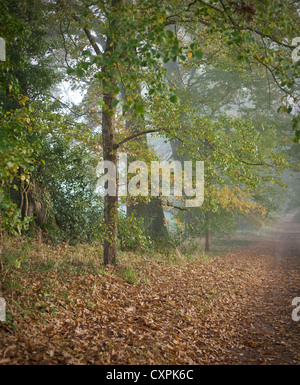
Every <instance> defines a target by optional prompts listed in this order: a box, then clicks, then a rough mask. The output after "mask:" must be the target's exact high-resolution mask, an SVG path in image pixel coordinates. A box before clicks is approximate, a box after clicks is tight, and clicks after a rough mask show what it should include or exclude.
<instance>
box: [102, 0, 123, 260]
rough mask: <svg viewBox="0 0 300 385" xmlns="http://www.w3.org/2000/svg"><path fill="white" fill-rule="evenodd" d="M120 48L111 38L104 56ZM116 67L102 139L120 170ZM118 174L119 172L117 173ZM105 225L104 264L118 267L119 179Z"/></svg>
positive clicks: (106, 95) (105, 73)
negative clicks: (118, 159)
mask: <svg viewBox="0 0 300 385" xmlns="http://www.w3.org/2000/svg"><path fill="white" fill-rule="evenodd" d="M120 3H122V0H112V8H111V9H112V13H114V12H116V10H117V6H118V5H119V4H120ZM115 24H116V20H115V19H114V18H113V17H112V20H111V30H112V31H114V28H115V27H116V25H115ZM115 49H116V42H115V40H114V39H112V38H111V36H107V40H106V46H105V51H104V55H105V56H106V57H107V58H108V59H111V56H112V54H113V52H114V50H115ZM115 65H116V63H114V64H110V65H109V67H107V66H103V67H102V71H101V72H102V79H103V80H102V86H103V101H104V107H103V109H102V139H103V159H104V160H106V161H110V162H112V163H113V164H114V166H115V169H116V170H117V171H118V167H117V142H116V126H115V117H116V108H115V106H114V101H115V100H116V94H115V93H116V91H115V89H116V84H117V81H116V78H115V77H114V75H113V74H112V72H113V71H112V70H113V69H115V68H114V66H115ZM117 174H118V172H117ZM104 222H105V236H104V245H103V261H104V264H105V265H108V264H109V265H114V264H115V263H116V260H117V253H118V179H117V180H116V194H115V196H110V195H106V196H105V200H104Z"/></svg>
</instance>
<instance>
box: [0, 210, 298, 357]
mask: <svg viewBox="0 0 300 385" xmlns="http://www.w3.org/2000/svg"><path fill="white" fill-rule="evenodd" d="M248 241H249V242H248ZM248 241H247V244H244V245H242V246H240V247H238V248H235V249H234V250H233V251H231V252H229V253H225V254H224V253H221V254H220V255H218V256H217V257H214V258H212V259H209V260H208V261H206V262H205V263H203V261H202V262H200V261H198V260H192V261H189V262H183V263H182V264H174V265H168V264H163V263H159V262H155V263H154V262H153V261H151V259H149V260H148V261H146V262H144V265H143V268H142V273H143V274H144V275H145V276H146V277H147V280H146V281H145V282H143V283H138V284H133V285H130V284H128V283H126V282H124V280H122V279H121V278H119V277H116V276H115V275H114V274H104V275H101V274H95V273H94V272H90V273H88V272H86V273H85V274H78V273H76V272H75V273H73V275H72V276H70V271H67V272H64V270H61V271H60V272H57V271H52V270H49V271H43V272H41V271H39V270H36V271H32V272H31V273H29V274H28V275H27V276H26V277H24V274H21V273H20V276H19V278H18V279H19V280H20V284H21V285H22V287H23V288H24V289H23V290H22V291H19V292H17V291H16V292H9V291H7V293H4V294H5V295H6V296H7V302H8V308H9V312H10V314H11V317H13V320H14V322H13V324H7V325H4V324H2V325H0V364H300V321H298V322H295V321H293V320H292V317H291V315H292V310H293V306H292V299H293V298H294V297H300V223H294V222H293V218H292V217H291V216H287V217H286V218H284V220H283V221H282V222H281V223H280V224H277V225H276V226H274V228H273V231H272V232H270V233H269V235H268V236H264V237H257V238H252V239H250V238H249V239H248ZM13 278H15V277H13ZM22 280H23V281H22ZM46 289H47V290H46ZM20 309H22V312H21V311H20ZM24 309H25V310H26V309H27V310H26V311H25V310H24ZM49 309H50V310H51V311H50V310H49ZM52 309H56V312H55V314H54V313H53V311H52ZM299 313H300V312H299ZM299 315H300V314H299Z"/></svg>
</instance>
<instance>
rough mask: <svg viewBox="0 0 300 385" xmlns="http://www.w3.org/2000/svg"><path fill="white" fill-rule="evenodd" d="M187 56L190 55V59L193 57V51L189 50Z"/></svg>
mask: <svg viewBox="0 0 300 385" xmlns="http://www.w3.org/2000/svg"><path fill="white" fill-rule="evenodd" d="M187 56H188V58H189V59H190V58H191V57H193V52H191V51H190V52H188V54H187Z"/></svg>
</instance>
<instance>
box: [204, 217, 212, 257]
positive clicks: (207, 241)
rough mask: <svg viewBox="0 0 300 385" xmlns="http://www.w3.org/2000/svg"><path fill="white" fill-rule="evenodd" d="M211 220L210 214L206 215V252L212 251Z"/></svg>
mask: <svg viewBox="0 0 300 385" xmlns="http://www.w3.org/2000/svg"><path fill="white" fill-rule="evenodd" d="M210 245H211V240H210V218H209V213H205V251H210Z"/></svg>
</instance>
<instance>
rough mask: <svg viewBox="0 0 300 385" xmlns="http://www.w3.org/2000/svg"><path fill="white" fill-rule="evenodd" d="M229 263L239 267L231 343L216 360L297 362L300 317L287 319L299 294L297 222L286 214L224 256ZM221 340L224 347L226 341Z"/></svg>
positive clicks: (299, 359)
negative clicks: (253, 240)
mask: <svg viewBox="0 0 300 385" xmlns="http://www.w3.org/2000/svg"><path fill="white" fill-rule="evenodd" d="M237 256H238V261H236V257H237ZM232 259H233V260H232ZM230 260H231V262H230ZM227 262H229V264H230V263H232V264H235V266H236V267H237V266H238V265H239V267H237V268H238V269H241V272H242V274H241V275H240V276H239V279H240V281H241V282H242V283H240V285H241V286H240V293H241V298H240V299H237V301H239V303H240V305H239V306H237V308H238V311H237V313H236V314H235V316H234V317H233V318H232V320H231V322H232V324H234V325H235V327H234V329H235V330H234V338H233V341H234V342H233V344H232V345H233V346H232V348H231V349H229V350H228V351H227V352H226V354H225V355H224V357H223V359H222V360H220V359H219V358H218V359H216V362H220V363H227V364H300V321H298V322H295V321H293V320H292V317H291V314H292V310H293V308H294V307H293V306H292V304H291V303H292V299H293V298H294V297H300V223H294V222H293V216H292V215H288V216H287V217H285V218H284V219H283V220H282V222H281V223H279V224H277V225H275V226H274V228H273V231H272V232H271V233H270V234H269V235H268V236H264V237H262V238H258V239H257V243H256V244H255V245H252V246H251V247H248V248H246V247H244V248H241V249H240V253H238V254H236V253H234V254H232V255H230V256H227ZM246 271H247V272H248V273H250V275H251V276H250V275H249V276H248V277H247V274H246V275H245V272H246ZM243 303H244V304H243ZM231 304H232V302H231ZM212 318H214V315H212ZM220 340H222V338H220ZM224 340H225V341H224V343H223V344H222V345H223V346H227V347H228V346H229V345H230V341H228V339H227V338H224ZM219 343H220V341H219ZM228 353H229V354H228Z"/></svg>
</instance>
